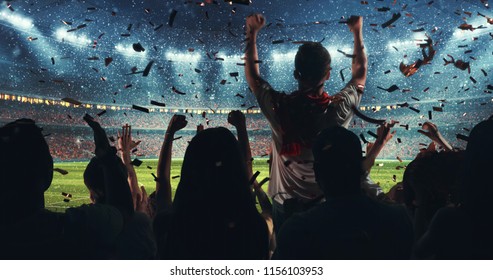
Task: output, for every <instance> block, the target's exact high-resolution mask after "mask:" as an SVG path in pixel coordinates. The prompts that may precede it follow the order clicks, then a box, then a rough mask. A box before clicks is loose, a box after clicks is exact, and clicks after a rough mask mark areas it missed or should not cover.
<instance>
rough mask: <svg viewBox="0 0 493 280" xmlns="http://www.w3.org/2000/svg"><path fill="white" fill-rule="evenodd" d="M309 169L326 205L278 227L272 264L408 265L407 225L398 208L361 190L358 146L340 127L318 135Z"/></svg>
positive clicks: (409, 227) (409, 232) (410, 234)
mask: <svg viewBox="0 0 493 280" xmlns="http://www.w3.org/2000/svg"><path fill="white" fill-rule="evenodd" d="M313 155H314V159H315V163H314V169H315V176H316V180H317V182H318V184H319V185H320V186H321V188H322V189H323V191H324V193H325V197H326V201H325V202H323V203H321V204H320V205H317V206H315V207H313V208H312V209H310V210H308V211H306V212H304V213H300V214H296V215H293V216H292V217H291V218H290V219H289V220H287V221H286V223H285V224H284V225H283V226H282V228H281V230H280V233H279V235H278V238H277V248H276V251H275V253H274V256H273V259H308V260H310V259H364V260H366V259H409V258H410V256H411V251H412V245H413V230H412V225H411V220H410V218H409V217H408V215H407V213H406V210H405V209H404V208H403V207H402V206H393V205H387V204H383V203H381V202H378V201H376V200H374V199H371V198H369V197H368V196H366V195H364V194H363V192H362V190H361V180H360V177H361V174H362V173H363V168H362V166H361V161H362V156H361V144H360V141H359V138H358V137H357V136H356V135H355V134H354V133H352V132H350V131H348V130H346V129H345V128H343V127H334V128H328V129H325V130H324V131H322V132H321V134H320V136H319V137H318V138H317V140H316V142H315V143H314V146H313Z"/></svg>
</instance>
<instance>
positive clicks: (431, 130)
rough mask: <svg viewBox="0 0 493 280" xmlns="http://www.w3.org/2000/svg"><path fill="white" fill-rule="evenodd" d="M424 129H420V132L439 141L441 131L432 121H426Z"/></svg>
mask: <svg viewBox="0 0 493 280" xmlns="http://www.w3.org/2000/svg"><path fill="white" fill-rule="evenodd" d="M421 128H422V129H420V130H418V132H419V133H421V134H423V135H424V136H426V137H428V138H430V139H431V140H433V141H439V139H440V132H439V131H438V127H437V126H436V125H435V124H434V123H432V122H425V123H424V124H423V125H422V126H421Z"/></svg>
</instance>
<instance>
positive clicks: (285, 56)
mask: <svg viewBox="0 0 493 280" xmlns="http://www.w3.org/2000/svg"><path fill="white" fill-rule="evenodd" d="M295 56H296V51H290V52H286V53H281V52H277V51H274V52H272V60H274V61H276V62H277V61H294V57H295Z"/></svg>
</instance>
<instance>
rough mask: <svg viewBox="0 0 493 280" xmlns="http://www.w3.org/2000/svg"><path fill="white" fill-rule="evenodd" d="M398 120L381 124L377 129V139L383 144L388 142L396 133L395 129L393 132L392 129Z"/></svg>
mask: <svg viewBox="0 0 493 280" xmlns="http://www.w3.org/2000/svg"><path fill="white" fill-rule="evenodd" d="M397 123H398V122H396V121H390V123H388V122H385V123H383V124H382V125H381V126H379V127H378V129H377V136H378V138H377V141H378V142H380V143H382V144H383V145H385V144H387V142H389V140H390V139H392V137H394V135H395V131H393V132H392V133H391V132H390V130H391V129H392V128H393V127H394V126H395V125H396V124H397Z"/></svg>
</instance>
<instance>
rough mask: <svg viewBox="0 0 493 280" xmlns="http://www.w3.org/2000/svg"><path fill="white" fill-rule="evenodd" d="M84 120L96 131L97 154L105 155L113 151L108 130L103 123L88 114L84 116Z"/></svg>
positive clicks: (98, 155) (99, 155)
mask: <svg viewBox="0 0 493 280" xmlns="http://www.w3.org/2000/svg"><path fill="white" fill-rule="evenodd" d="M83 119H84V121H85V122H86V123H87V124H88V125H89V126H90V127H91V128H92V130H93V132H94V144H95V145H96V151H95V154H96V156H97V157H104V156H105V155H107V154H108V153H110V152H111V151H112V147H111V146H110V142H109V140H108V137H107V136H106V132H105V131H104V129H103V128H102V127H101V125H100V124H99V123H98V122H97V121H95V120H94V118H93V117H91V116H90V115H88V114H86V115H85V116H84V118H83Z"/></svg>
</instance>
